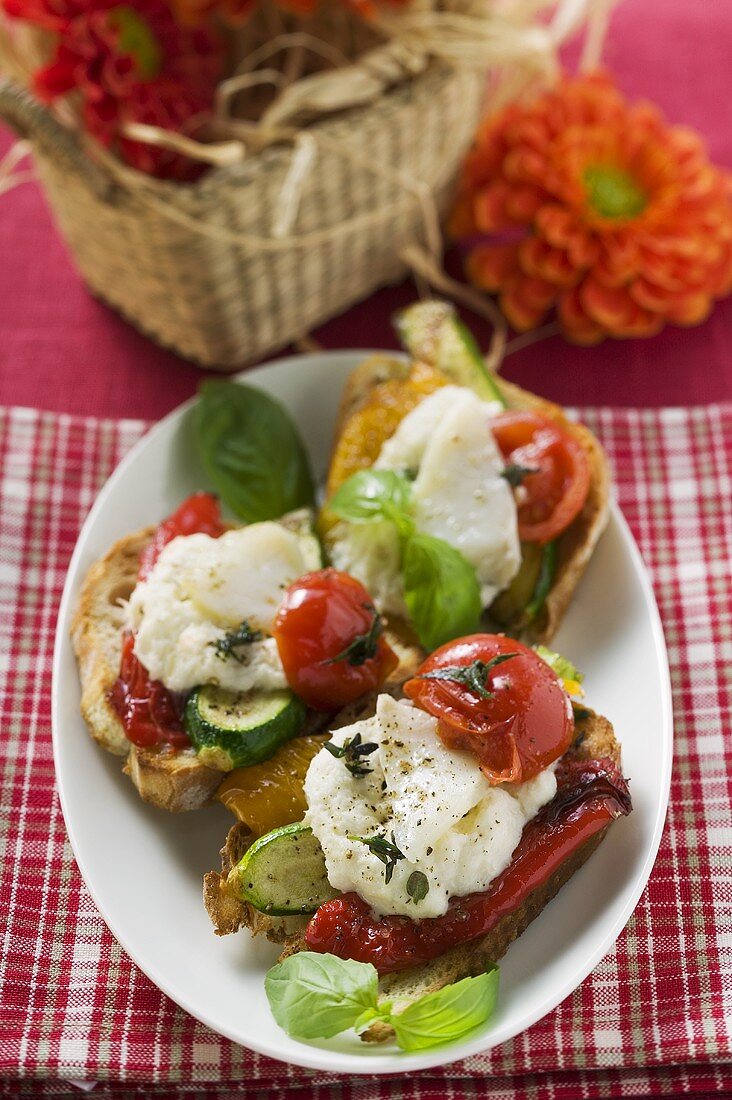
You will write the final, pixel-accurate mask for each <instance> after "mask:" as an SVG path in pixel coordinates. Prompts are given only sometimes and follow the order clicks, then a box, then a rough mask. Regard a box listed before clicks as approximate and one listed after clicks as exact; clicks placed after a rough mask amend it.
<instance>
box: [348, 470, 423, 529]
mask: <svg viewBox="0 0 732 1100" xmlns="http://www.w3.org/2000/svg"><path fill="white" fill-rule="evenodd" d="M411 495H412V494H411V488H410V485H409V482H408V480H407V479H406V478H405V477H402V476H401V474H398V473H396V471H394V470H359V471H358V472H357V473H355V474H352V475H351V477H349V478H348V480H347V481H344V482H343V484H342V485H341V487H340V488H339V489H337V490H336V492H335V493H334V494H333V496H332V497H331V499H330V500H329V501H328V508H329V509H330V511H331V512H333V513H335V515H337V516H338V517H339V518H340V519H347V520H349V521H350V522H351V523H369V522H371V521H372V520H376V519H391V520H394V522H397V523H398V521H399V520H400V519H401V518H402V517H404V515H405V514H406V512H407V509H408V508H409V504H410V499H411Z"/></svg>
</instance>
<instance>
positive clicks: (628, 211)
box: [582, 164, 648, 218]
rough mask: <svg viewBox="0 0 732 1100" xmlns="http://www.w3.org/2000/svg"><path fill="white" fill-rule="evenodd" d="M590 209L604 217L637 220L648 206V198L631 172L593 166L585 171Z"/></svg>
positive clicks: (584, 181) (602, 165)
mask: <svg viewBox="0 0 732 1100" xmlns="http://www.w3.org/2000/svg"><path fill="white" fill-rule="evenodd" d="M582 182H583V183H584V185H585V190H586V192H587V199H588V201H589V203H590V206H591V207H592V208H593V210H595V211H596V212H597V213H598V214H600V215H601V216H602V217H603V218H635V217H637V216H638V214H641V213H642V212H643V211H644V210H645V208H646V206H647V205H648V195H647V194H646V193H645V191H644V190H643V188H642V187H641V186H640V185H639V184H638V183H636V181H635V180H634V179H633V177H632V176H631V175H630V173H629V172H625V171H623V169H622V168H615V167H613V165H611V164H607V165H605V164H593V165H591V166H590V167H589V168H586V169H585V173H584V176H583V177H582Z"/></svg>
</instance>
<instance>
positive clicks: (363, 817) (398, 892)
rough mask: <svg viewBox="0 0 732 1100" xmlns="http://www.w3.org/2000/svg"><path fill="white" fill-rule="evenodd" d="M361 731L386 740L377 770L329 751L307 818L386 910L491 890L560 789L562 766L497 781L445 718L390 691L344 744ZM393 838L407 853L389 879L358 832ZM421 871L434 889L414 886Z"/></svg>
mask: <svg viewBox="0 0 732 1100" xmlns="http://www.w3.org/2000/svg"><path fill="white" fill-rule="evenodd" d="M357 733H360V734H361V738H362V741H363V742H372V743H376V744H377V745H378V748H377V749H376V750H375V751H374V752H372V753H371V754H370V755H369V756H367V757H365V760H366V761H367V762H368V766H369V767H370V768H371V769H372V771H371V773H370V774H369V775H366V776H363V777H361V778H355V777H354V776H352V775H351V774H350V772H349V771H348V769H347V768H346V767H345V765H344V763H343V760H342V759H338V758H336V757H334V756H332V755H331V753H329V752H326V751H325V750H321V751H320V752H319V753H318V754H317V755H316V756H315V757H314V758H313V761H312V763H311V765H310V768H309V769H308V773H307V776H306V779H305V795H306V798H307V803H308V810H307V814H306V821H307V823H308V824H309V825H310V826H311V828H312V830H313V833H314V834H315V836H316V837H317V838H318V840H319V841H320V844H321V846H322V848H323V852H324V854H325V863H326V868H327V872H328V880H329V882H330V883H331V885H332V886H333V887H334V888H335V889H337V890H342V891H343V892H346V891H349V890H354V891H355V892H356V893H357V894H359V895H360V896H361V897H362V898H364V900H365V901H367V902H368V903H369V904H370V905H371V906H372V907H373V908H374V909H375V910H376V912H377V913H379V914H384V913H401V914H404V915H406V916H408V917H412V918H415V919H417V918H422V917H439V916H441V915H442V914H443V913H444V912H445V911H446V909H447V903H448V900H449V899H450V898H451V897H460V896H463V895H465V894H470V893H473V892H475V891H479V890H485V889H486V888H487V887H488V886H489V885H490V883H491V882H492V881H493V879H494V878H495V877H496V875H498V874H500V872H501V871H503V870H504V869H505V868H506V867H507V866H508V864H509V863H510V862H511V855H512V853H513V851H514V849H515V848H516V845H517V844H518V842H519V840H520V838H521V833H522V831H523V828H524V826H525V825H526V823H527V821H530V820H531V818H532V817H534V816H535V815H536V814H537V813H538V811H539V810H540V809H541V807H542V806H544V805H545V804H546V803H547V802H550V801H551V799H552V798H553V797H554V795H555V793H556V789H557V783H556V779H555V776H554V767H550V768H547V769H546V770H545V771H543V772H540V773H539V775H537V776H536V777H535V778H534V779H530V780H528V781H527V782H526V783H522V784H520V785H518V786H514V787H491V786H490V784H489V783H488V781H487V780H486V779H485V777H484V776H483V774H482V772H481V771H480V769H479V767H478V764H477V762H476V759H475V757H474V756H473V755H472V754H471V753H468V752H462V751H459V750H455V749H448V748H447V747H446V746H445V745H444V744H443V743H442V741H441V740H440V737H439V735H438V733H437V720H436V719H435V718H433V717H432V716H431V715H429V714H427V713H426V712H425V711H422V710H420V709H419V708H417V707H413V706H411V705H410V704H409V703H406V702H397V701H396V700H394V699H392V698H391V696H389V695H380V696H379V698H378V701H377V705H376V714H375V716H374V717H373V718H368V719H366V720H364V721H361V722H356V723H355V724H354V725H352V726H348V727H346V728H344V729H340V730H337V731H336V732H335V733H334V734H333V736H332V740H333V742H334V743H335V744H336V745H342V744H343V743H344V741H346V740H347V739H349V738H352V737H354V736H355V735H356V734H357ZM373 836H385V837H386V838H387V840H390V841H392V842H393V843H394V844H395V845H396V846H397V848H398V849H399V851H400V852H401V853H402V854H403V856H404V859H401V860H399V861H398V862H397V863H396V864H395V866H394V870H393V874H392V878H391V881H390V882H389V883H387V882H386V876H385V873H384V872H385V866H384V864H383V863H382V862H381V861H380V860H379V859H378V858H377V857H376V856H375V855H374V854H373V852H372V851H371V850H370V849H369V848H368V847H367V846H366V845H365V844H363V843H361V842H360V841H358V840H352V839H350V838H351V837H373ZM413 871H421V872H422V873H423V874H424V875H425V876H426V878H427V881H428V883H429V890H428V892H427V895H426V897H425V898H424V899H423V900H422V901H420V902H418V903H415V902H414V901H412V899H411V898H410V896H409V894H408V893H407V880H408V878H409V876H410V875H411V874H412V872H413Z"/></svg>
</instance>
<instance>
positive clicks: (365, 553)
mask: <svg viewBox="0 0 732 1100" xmlns="http://www.w3.org/2000/svg"><path fill="white" fill-rule="evenodd" d="M498 412H500V406H499V405H498V404H497V403H495V402H485V401H481V400H480V398H479V397H477V395H476V394H475V393H473V391H472V390H469V389H466V388H464V387H462V386H444V387H442V388H441V389H439V390H436V391H435V392H434V393H432V394H430V395H429V396H428V397H425V398H424V400H423V401H421V402H420V404H419V405H417V407H416V408H415V409H413V410H412V411H411V412H410V413H408V414H407V416H405V418H404V419H403V420H402V422H401V423H400V425H399V427H398V428H397V430H396V432H395V434H394V435H393V436H392V437H391V438H390V439H388V440H387V441H386V443H384V445H383V447H382V448H381V452H380V454H379V457H378V459H377V460H376V462H375V463H374V466H375V468H376V469H382V470H397V471H399V472H403V471H406V470H408V471H410V472H412V473H416V476H415V478H414V482H413V485H412V500H413V508H414V520H415V523H416V526H417V528H418V530H420V531H424V532H425V533H427V534H429V535H434V536H436V537H437V538H440V539H443V540H444V541H445V542H448V543H450V545H451V546H453V547H455V549H456V550H459V551H460V552H461V553H462V554H463V556H464V557H465V558H466V559H467V560H468V561H469V562H470V564H471V565H472V566H473V567H474V568H475V571H476V575H477V577H478V581H479V583H480V587H481V596H482V600H483V606H484V607H488V605H489V604H490V603H491V602H492V600H493V598H494V596H496V595H497V593H498V592H500V591H502V590H503V589H504V588H507V587H508V585H509V584H510V583H511V581H512V580H513V578H514V577H515V576H516V573H517V572H518V570H519V567H520V565H521V547H520V543H519V537H518V524H517V516H516V503H515V501H514V496H513V492H512V491H511V487H510V486H509V484H508V482H507V481H506V480H505V478H503V477H501V471H502V470H503V468H504V465H505V463H504V461H503V457H502V456H501V453H500V450H499V448H498V445H497V444H496V441H495V439H494V436H493V432H492V431H491V428H490V421H491V418H492V417H494V416H495V415H496V414H497V413H498ZM332 540H333V541H332V547H331V556H332V559H333V563H334V565H335V566H336V568H338V569H343V570H344V571H346V572H348V573H352V574H353V576H355V577H357V578H358V579H359V580H360V581H361V582H362V583H363V584H364V585H365V586H366V588H367V589H368V590H369V592H370V593H371V595H372V596H373V598H374V600H375V601H376V603H377V605H378V606H379V608H380V609H381V610H383V611H387V612H392V613H394V614H396V615H406V606H405V603H404V590H403V585H402V581H401V577H400V576H399V559H400V549H399V537H398V534H397V532H396V530H395V528H394V526H393V524H391V523H387V522H383V523H369V524H349V523H344V522H341V523H339V524H337V525H336V526H335V527H334V529H333V535H332Z"/></svg>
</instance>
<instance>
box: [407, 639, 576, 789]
mask: <svg viewBox="0 0 732 1100" xmlns="http://www.w3.org/2000/svg"><path fill="white" fill-rule="evenodd" d="M404 691H405V693H406V694H407V695H408V697H409V698H410V699H413V700H414V702H415V703H416V704H417V706H419V707H421V708H422V709H423V710H426V711H427V712H428V713H429V714H433V715H434V716H435V718H437V719H439V722H438V732H439V734H440V737H441V738H442V740H443V741H444V743H445V744H446V745H447V746H449V747H450V748H455V749H467V750H468V752H472V753H473V754H474V755H475V756H476V757H477V759H478V761H479V763H480V768H481V771H482V772H483V774H484V775H485V777H486V779H487V780H488V782H489V783H493V784H498V783H523V782H524V781H525V780H526V779H531V777H532V776H534V775H536V774H537V773H538V772H540V771H542V770H543V769H544V768H546V767H548V766H549V764H552V763H553V762H554V761H555V760H558V759H559V757H560V756H562V755H563V754H564V753H565V752H566V751H567V749H568V748H569V746H570V744H571V742H572V737H573V735H574V716H573V713H572V704H571V702H570V699H569V696H568V695H567V693H566V691H565V690H564V688H563V686H562V683H561V681H560V680H559V679H558V677H557V676H556V675H555V673H554V672H553V671H552V669H551V668H550V667H549V665H548V664H546V662H545V661H542V659H541V657H539V656H538V655H537V654H536V653H534V651H533V649H529V648H528V647H527V646H525V645H522V644H521V643H520V642H516V641H514V640H513V639H512V638H505V637H504V636H503V635H500V634H470V635H468V637H467V638H459V639H458V640H457V641H455V642H448V644H447V645H444V646H441V647H440V649H437V650H435V652H434V653H433V654H432V655H431V656H430V657H428V658H427V660H426V661H425V662H424V663H423V664H422V665H421V666H420V667H419V669H418V670H417V673H416V674H415V676H414V678H413V679H412V680H408V681H407V683H406V684H405V685H404Z"/></svg>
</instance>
